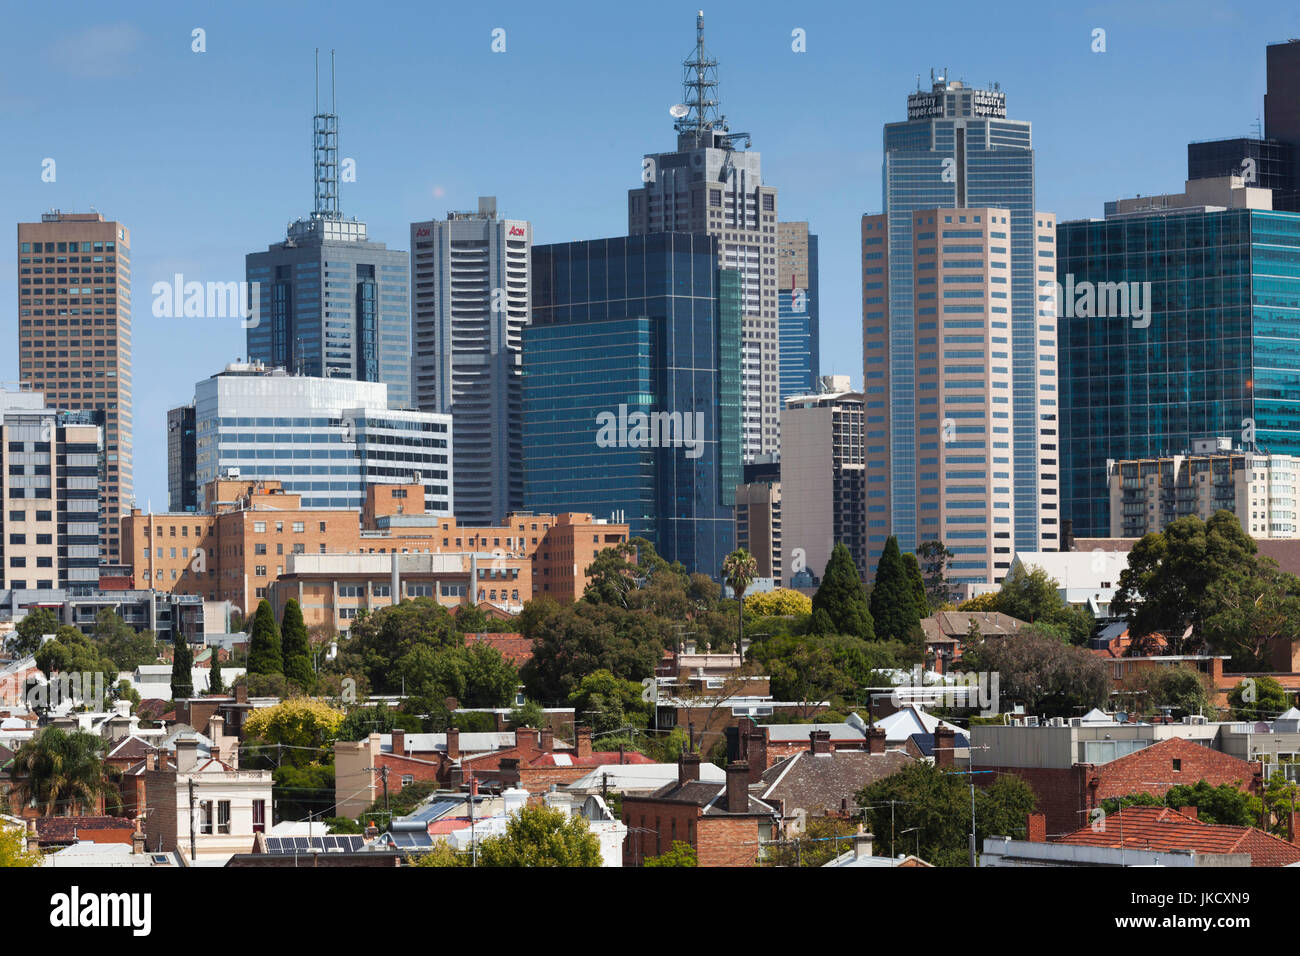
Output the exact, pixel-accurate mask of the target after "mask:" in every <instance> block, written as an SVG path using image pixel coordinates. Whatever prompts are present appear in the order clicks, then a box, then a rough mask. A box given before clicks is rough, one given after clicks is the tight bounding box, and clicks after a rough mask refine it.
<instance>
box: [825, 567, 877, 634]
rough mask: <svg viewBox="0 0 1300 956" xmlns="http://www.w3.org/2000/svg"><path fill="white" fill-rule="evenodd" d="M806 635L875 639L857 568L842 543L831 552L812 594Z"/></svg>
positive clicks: (865, 596)
mask: <svg viewBox="0 0 1300 956" xmlns="http://www.w3.org/2000/svg"><path fill="white" fill-rule="evenodd" d="M809 633H810V634H849V635H852V636H854V637H860V638H862V639H863V640H866V641H870V640H873V639H874V638H875V636H876V635H875V629H874V627H873V626H872V619H871V613H870V612H869V611H868V610H867V595H866V592H865V591H864V590H863V589H862V579H861V578H860V577H859V576H858V568H857V565H855V564H854V563H853V556H852V555H851V554H849V549H848V548H847V547H845V546H844V545H843V544H837V545H835V547H834V548H833V549H832V550H831V557H830V560H829V561H827V562H826V570H825V571H823V572H822V583H821V587H819V588H818V589H817V593H816V594H815V595H813V601H812V619H811V621H810V622H809Z"/></svg>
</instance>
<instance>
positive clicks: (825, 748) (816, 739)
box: [808, 730, 831, 754]
mask: <svg viewBox="0 0 1300 956" xmlns="http://www.w3.org/2000/svg"><path fill="white" fill-rule="evenodd" d="M808 737H809V740H810V742H811V744H812V747H811V748H810V749H811V752H812V753H815V754H828V753H830V752H831V732H830V731H829V730H814V731H812V733H810V734H809V735H808Z"/></svg>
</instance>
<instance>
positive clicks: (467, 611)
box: [454, 604, 490, 634]
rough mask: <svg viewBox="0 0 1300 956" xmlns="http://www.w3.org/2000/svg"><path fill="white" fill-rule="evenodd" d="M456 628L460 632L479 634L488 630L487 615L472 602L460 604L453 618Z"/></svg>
mask: <svg viewBox="0 0 1300 956" xmlns="http://www.w3.org/2000/svg"><path fill="white" fill-rule="evenodd" d="M454 622H455V625H456V630H458V631H460V633H462V634H480V633H482V632H483V631H486V630H489V624H490V622H489V621H488V616H487V615H486V614H484V613H483V610H482V609H481V608H479V607H478V606H477V605H474V604H465V605H462V606H461V607H460V608H459V609H458V610H457V611H456V616H455V618H454Z"/></svg>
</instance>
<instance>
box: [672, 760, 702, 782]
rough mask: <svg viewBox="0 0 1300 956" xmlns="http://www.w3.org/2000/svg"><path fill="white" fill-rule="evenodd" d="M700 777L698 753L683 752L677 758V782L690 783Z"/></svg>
mask: <svg viewBox="0 0 1300 956" xmlns="http://www.w3.org/2000/svg"><path fill="white" fill-rule="evenodd" d="M699 779H700V755H699V754H693V753H684V754H682V755H681V756H680V757H678V758H677V782H678V783H679V784H681V783H690V782H692V781H694V780H699Z"/></svg>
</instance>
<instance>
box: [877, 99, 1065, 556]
mask: <svg viewBox="0 0 1300 956" xmlns="http://www.w3.org/2000/svg"><path fill="white" fill-rule="evenodd" d="M883 194H884V197H883V201H884V211H883V215H884V218H885V220H886V222H887V229H878V230H876V231H875V233H874V234H870V233H868V232H866V231H865V228H864V232H863V260H864V261H863V293H862V294H863V326H864V339H866V340H868V344H872V345H878V344H879V343H881V342H886V343H888V354H887V362H886V364H883V365H881V364H878V362H877V361H876V360H877V359H878V358H879V357H880V353H879V352H875V353H872V352H871V351H870V349H868V353H867V355H866V356H865V358H864V365H865V369H864V374H865V375H866V376H867V377H866V379H865V381H864V382H863V388H864V392H865V397H866V402H867V417H868V428H869V430H870V431H872V432H879V431H880V426H881V425H886V424H887V431H888V434H887V435H886V436H884V437H885V440H884V441H880V440H876V441H873V442H872V447H873V449H874V450H873V451H872V452H871V453H870V457H871V459H872V461H873V463H883V464H885V465H886V466H887V467H888V469H889V483H888V497H887V500H888V503H889V511H888V512H887V519H888V520H887V521H886V523H885V524H883V525H882V524H875V525H873V526H872V527H871V528H870V530H869V532H868V541H869V547H870V552H871V556H872V559H871V560H872V563H873V565H874V563H875V560H876V558H877V557H878V556H879V554H880V551H881V549H882V548H883V547H884V544H885V541H886V539H887V538H888V537H889V536H890V535H891V534H892V535H895V536H897V538H898V543H899V546H900V547H901V548H902V549H903V550H904V551H911V550H914V549H915V548H916V547H917V545H919V544H921V543H922V542H923V541H924V540H925V539H926V535H925V533H924V532H923V531H922V529H921V527H920V524H919V522H920V517H921V516H920V513H919V511H918V504H919V502H918V501H917V499H916V491H915V488H916V480H917V473H918V472H919V471H920V470H921V465H920V462H919V460H918V459H919V458H920V457H922V450H921V449H918V448H917V447H916V445H917V439H916V436H917V434H918V430H919V428H920V427H921V420H920V418H919V414H920V411H921V409H920V408H919V407H918V405H917V398H918V395H919V392H918V390H917V381H916V377H915V375H916V373H915V370H916V368H917V366H918V364H919V362H920V361H921V360H920V359H919V358H918V356H917V355H916V351H917V344H916V338H917V326H918V324H919V323H921V322H924V321H931V320H932V318H933V316H934V314H935V313H934V312H931V311H930V310H931V309H933V308H934V307H935V304H936V303H930V302H923V301H918V300H917V299H916V290H917V288H918V287H919V285H921V283H920V279H921V278H922V277H921V276H919V275H918V273H917V271H916V269H915V265H914V259H913V256H914V250H915V249H916V248H918V244H917V243H915V242H914V237H913V235H912V231H913V222H914V219H913V214H914V213H916V212H919V211H922V210H935V209H956V210H967V209H1000V210H1004V211H1006V213H1007V214H1008V218H1009V220H1010V221H1009V222H1008V223H1007V224H1006V225H1007V227H1008V228H1006V229H1000V230H997V231H998V232H1000V233H1004V235H1002V236H999V237H997V238H998V239H999V240H1000V241H999V243H998V245H999V246H1000V247H1001V248H1003V249H1005V251H1006V252H1007V253H1008V254H1009V256H1010V270H1009V271H1010V273H1011V276H1010V279H1011V281H1010V283H1009V284H1008V288H1007V289H1006V290H1002V291H1003V294H1005V298H999V301H998V303H997V305H996V307H995V308H996V310H997V311H995V312H994V313H993V314H992V316H991V318H992V319H994V320H996V321H998V322H1000V323H1005V325H1006V328H1005V329H999V330H998V331H999V336H1001V335H1002V333H1003V332H1005V333H1006V335H1005V337H1006V338H1007V340H1008V341H1007V342H1006V343H1005V344H1006V346H1007V348H1006V352H1007V353H1008V358H1009V362H1008V365H1009V367H1010V369H1011V389H1010V391H1011V403H1010V405H1011V412H1012V417H1011V419H1010V421H1011V429H1012V431H1011V449H1010V451H1011V458H1012V459H1013V462H1012V464H1013V465H1014V467H1013V468H1011V469H1007V471H1008V474H1009V477H1010V480H1011V487H1012V496H1013V508H1012V518H1013V521H1012V525H1011V529H1012V546H1013V547H1015V548H1024V549H1037V548H1038V547H1039V540H1038V539H1039V535H1040V534H1041V526H1040V522H1039V517H1040V509H1039V503H1040V499H1039V494H1038V486H1037V478H1038V474H1039V467H1038V464H1039V459H1040V458H1041V457H1044V456H1043V455H1042V454H1041V452H1042V449H1041V448H1040V447H1039V446H1040V441H1039V437H1040V428H1039V426H1040V421H1039V420H1038V418H1037V417H1036V416H1038V415H1039V414H1040V409H1041V408H1048V409H1051V411H1050V412H1041V414H1053V413H1054V412H1055V399H1056V396H1055V394H1054V392H1052V391H1050V389H1052V388H1054V386H1053V385H1052V384H1050V383H1049V382H1047V381H1044V380H1042V379H1040V377H1039V372H1040V371H1042V370H1043V365H1044V364H1046V363H1047V362H1048V360H1049V359H1048V358H1042V357H1041V356H1048V357H1049V358H1050V354H1051V353H1050V349H1046V348H1039V347H1038V341H1037V340H1038V339H1039V337H1040V333H1046V334H1049V335H1050V334H1052V333H1053V330H1054V326H1055V322H1054V321H1053V320H1052V319H1051V318H1050V317H1049V318H1047V319H1046V320H1044V318H1043V317H1042V316H1041V315H1040V308H1039V306H1040V298H1039V296H1040V288H1039V281H1040V280H1046V281H1047V282H1048V283H1051V282H1053V281H1055V278H1056V276H1055V273H1054V270H1053V268H1052V265H1051V259H1050V258H1047V259H1039V258H1036V256H1035V253H1036V252H1037V251H1038V250H1039V248H1040V241H1041V240H1040V235H1041V233H1042V232H1043V230H1042V228H1041V227H1040V225H1039V222H1040V221H1041V220H1042V219H1043V218H1044V217H1043V216H1042V215H1041V214H1039V213H1037V212H1036V211H1035V206H1034V148H1033V134H1032V128H1031V125H1030V124H1029V123H1027V122H1024V121H1017V120H1009V119H1007V106H1006V94H1005V93H1003V92H1001V91H1000V90H999V89H998V88H997V85H996V84H995V85H994V88H993V89H992V90H981V89H972V88H970V87H967V86H966V84H964V83H962V82H960V81H958V80H952V79H950V78H948V77H945V76H939V77H935V76H934V75H933V74H931V88H930V89H929V90H926V91H922V90H920V89H918V91H917V92H915V93H913V94H911V95H910V96H908V98H907V119H906V120H904V121H900V122H895V123H887V124H885V132H884V164H883ZM926 231H927V232H929V231H930V230H929V229H928V224H927V229H926ZM872 235H875V236H881V237H887V239H888V245H887V246H882V245H875V244H872V243H870V242H869V241H868V240H869V237H870V236H872ZM932 245H933V244H932V243H928V242H927V243H925V244H924V245H923V246H919V247H921V248H929V247H931V246H932ZM944 309H945V311H946V312H949V313H951V312H952V310H953V309H956V311H958V312H960V311H963V307H962V306H961V305H959V304H958V303H945V304H944ZM999 344H1002V343H999ZM1050 427H1051V428H1053V429H1054V428H1055V425H1054V424H1053V425H1051V426H1050ZM924 457H931V456H930V455H925V456H924ZM1046 457H1049V458H1051V457H1055V456H1052V455H1048V456H1046ZM880 490H882V489H878V488H873V492H875V491H880ZM882 500H885V499H884V498H882V497H879V496H877V497H874V498H873V499H872V503H873V504H879V503H880V502H881V501H882ZM875 520H877V521H879V520H880V519H879V518H876V519H875ZM1047 546H1049V547H1055V546H1056V543H1055V541H1052V540H1051V539H1049V542H1048V544H1047Z"/></svg>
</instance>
